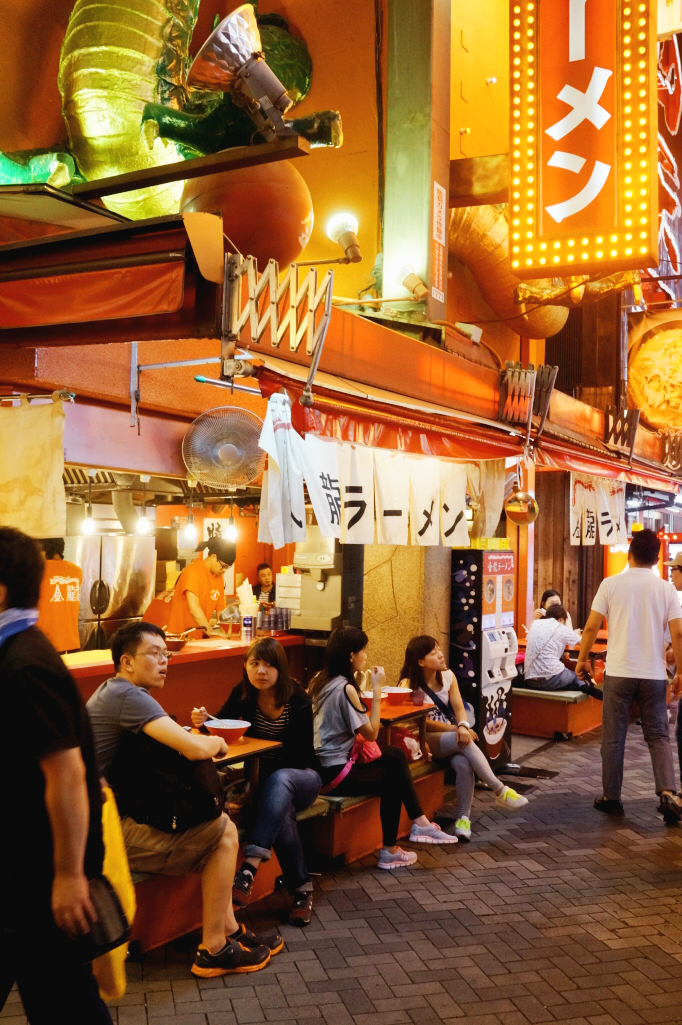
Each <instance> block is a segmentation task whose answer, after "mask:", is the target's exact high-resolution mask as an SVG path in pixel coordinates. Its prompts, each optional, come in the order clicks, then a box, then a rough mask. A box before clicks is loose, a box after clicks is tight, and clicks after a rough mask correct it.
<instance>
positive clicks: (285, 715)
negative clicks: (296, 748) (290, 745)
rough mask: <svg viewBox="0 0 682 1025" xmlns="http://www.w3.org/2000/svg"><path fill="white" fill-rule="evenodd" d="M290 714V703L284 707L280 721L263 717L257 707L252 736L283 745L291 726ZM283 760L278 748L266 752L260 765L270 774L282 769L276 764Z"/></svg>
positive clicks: (280, 750)
mask: <svg viewBox="0 0 682 1025" xmlns="http://www.w3.org/2000/svg"><path fill="white" fill-rule="evenodd" d="M290 714H291V705H290V703H289V702H287V703H286V705H285V706H284V708H283V710H282V714H281V715H280V717H279V719H268V717H267V716H265V715H263V713H262V712H261V710H260V708H258V707H256V714H255V716H254V720H255V721H254V724H253V728H252V729H251V730H250V736H252V737H258V739H259V740H275V741H278V742H280V743H281V742H282V738H283V736H284V733H285V731H286V730H287V728H288V726H289V716H290ZM281 759H282V749H281V748H276V749H275V750H273V751H264V752H263V754H262V755H261V756H260V763H261V766H264V767H265V768H266V769H267V771H268V773H270V772H274V771H275V769H276V768H279V767H280V766H279V765H276V764H275V763H277V762H280V761H281Z"/></svg>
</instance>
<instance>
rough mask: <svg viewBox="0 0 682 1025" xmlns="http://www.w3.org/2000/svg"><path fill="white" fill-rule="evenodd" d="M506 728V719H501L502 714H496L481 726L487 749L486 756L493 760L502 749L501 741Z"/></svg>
mask: <svg viewBox="0 0 682 1025" xmlns="http://www.w3.org/2000/svg"><path fill="white" fill-rule="evenodd" d="M506 729H507V720H506V719H503V718H502V716H497V717H496V718H495V719H489V720H488V722H487V723H486V724H485V726H484V727H483V739H484V740H485V745H486V747H487V749H488V758H490V760H491V761H492V760H494V759H495V758H497V756H498V755H499V753H500V751H501V750H502V742H503V740H504V734H505V730H506Z"/></svg>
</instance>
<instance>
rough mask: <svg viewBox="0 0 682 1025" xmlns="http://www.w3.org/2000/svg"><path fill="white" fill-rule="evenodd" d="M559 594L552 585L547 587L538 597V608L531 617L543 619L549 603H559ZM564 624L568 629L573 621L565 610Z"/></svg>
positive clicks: (571, 626)
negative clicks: (540, 596)
mask: <svg viewBox="0 0 682 1025" xmlns="http://www.w3.org/2000/svg"><path fill="white" fill-rule="evenodd" d="M561 604H562V603H561V595H560V594H559V592H558V591H555V590H554V589H553V588H552V587H550V588H548V589H547V590H546V591H544V592H543V595H542V598H541V599H540V608H539V609H536V610H535V612H534V613H533V619H534V620H535V619H544V617H545V616H546V614H547V609H548V608H549V607H550V605H561ZM566 625H567V626H568V629H569V630H572V629H573V622H572V620H571V615H570V613H569V612H566Z"/></svg>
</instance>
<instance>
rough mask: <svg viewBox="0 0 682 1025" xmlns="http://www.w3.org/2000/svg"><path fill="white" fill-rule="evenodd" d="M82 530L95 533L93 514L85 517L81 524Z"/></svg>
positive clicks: (85, 532)
mask: <svg viewBox="0 0 682 1025" xmlns="http://www.w3.org/2000/svg"><path fill="white" fill-rule="evenodd" d="M81 530H82V531H83V533H84V534H94V533H95V521H94V520H93V518H92V516H86V517H85V519H84V520H83V524H82V526H81Z"/></svg>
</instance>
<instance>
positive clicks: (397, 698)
mask: <svg viewBox="0 0 682 1025" xmlns="http://www.w3.org/2000/svg"><path fill="white" fill-rule="evenodd" d="M381 694H382V697H385V698H386V704H387V705H404V704H405V702H406V701H408V700H409V699H410V691H409V690H408V689H407V687H385V688H384V689H383V690H382V692H381Z"/></svg>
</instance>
